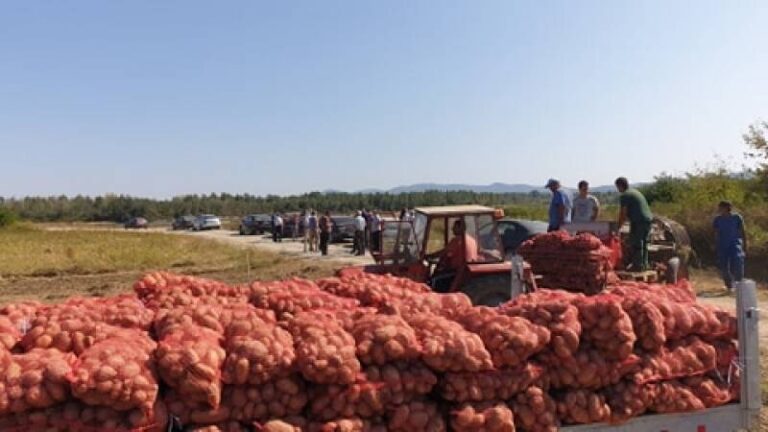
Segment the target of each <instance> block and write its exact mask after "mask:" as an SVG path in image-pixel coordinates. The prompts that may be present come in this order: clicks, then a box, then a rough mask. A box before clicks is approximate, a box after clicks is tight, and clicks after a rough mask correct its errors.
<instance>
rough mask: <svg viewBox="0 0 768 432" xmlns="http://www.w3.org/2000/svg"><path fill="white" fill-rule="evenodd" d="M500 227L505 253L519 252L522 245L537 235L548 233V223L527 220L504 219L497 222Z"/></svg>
mask: <svg viewBox="0 0 768 432" xmlns="http://www.w3.org/2000/svg"><path fill="white" fill-rule="evenodd" d="M496 224H497V226H498V227H499V235H500V236H501V243H502V244H503V245H504V252H506V253H510V252H514V251H516V250H517V248H518V247H519V246H520V244H521V243H522V242H524V241H526V240H528V239H529V238H531V237H533V236H535V235H536V234H541V233H545V232H547V228H548V225H547V223H546V222H542V221H534V220H527V219H511V218H503V219H499V220H498V221H497V222H496Z"/></svg>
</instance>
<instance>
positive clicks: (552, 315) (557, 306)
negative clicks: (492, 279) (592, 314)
mask: <svg viewBox="0 0 768 432" xmlns="http://www.w3.org/2000/svg"><path fill="white" fill-rule="evenodd" d="M574 298H575V297H574V296H573V295H571V294H567V293H562V292H555V291H550V290H539V291H536V292H534V293H532V294H527V295H523V296H520V297H518V298H517V299H515V300H513V301H511V302H508V303H506V304H504V305H503V306H502V307H501V308H500V312H501V313H503V314H505V315H508V316H512V317H522V318H525V319H527V320H529V321H531V322H532V323H534V324H536V325H539V326H543V327H546V328H547V329H548V330H549V331H550V343H549V349H550V350H551V351H552V352H554V353H555V354H556V355H557V356H558V357H561V358H568V357H571V356H573V353H575V352H576V350H577V349H578V348H579V341H580V336H581V323H580V322H579V311H578V309H577V308H576V306H573V305H572V304H571V302H572V301H573V299H574Z"/></svg>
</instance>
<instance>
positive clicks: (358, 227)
mask: <svg viewBox="0 0 768 432" xmlns="http://www.w3.org/2000/svg"><path fill="white" fill-rule="evenodd" d="M365 226H366V223H365V218H364V217H363V212H361V211H359V210H358V211H357V214H356V215H355V239H354V242H353V244H352V253H353V254H356V255H365Z"/></svg>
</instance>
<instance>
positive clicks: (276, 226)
mask: <svg viewBox="0 0 768 432" xmlns="http://www.w3.org/2000/svg"><path fill="white" fill-rule="evenodd" d="M272 241H273V242H275V243H277V242H282V241H283V217H282V216H280V213H275V214H273V215H272Z"/></svg>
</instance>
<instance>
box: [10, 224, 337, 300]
mask: <svg viewBox="0 0 768 432" xmlns="http://www.w3.org/2000/svg"><path fill="white" fill-rule="evenodd" d="M0 245H2V247H1V248H0V303H5V302H10V301H18V300H23V299H36V300H41V301H57V300H60V299H63V298H66V297H69V296H72V295H93V296H103V295H110V294H115V293H119V292H124V291H128V290H130V289H131V285H132V284H133V282H134V281H135V280H136V279H137V278H139V277H140V275H141V274H142V273H144V272H147V271H152V270H161V269H165V270H171V271H175V272H178V273H185V274H194V275H199V276H205V277H212V278H216V279H220V280H223V281H225V282H230V283H242V282H247V281H249V280H254V279H276V278H286V277H290V276H302V277H307V278H318V277H323V276H328V275H331V274H333V272H334V271H335V269H336V267H338V264H337V263H332V262H308V261H303V260H298V259H296V258H294V257H291V256H286V255H280V254H275V253H271V252H266V251H260V250H255V249H245V248H237V247H233V246H230V245H227V244H223V243H219V242H215V241H211V240H208V239H203V238H195V237H191V236H183V235H175V234H170V233H162V232H152V231H150V232H123V231H118V230H82V229H77V228H72V229H66V230H44V229H40V228H38V227H35V226H33V225H15V226H12V227H8V228H4V229H0Z"/></svg>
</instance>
